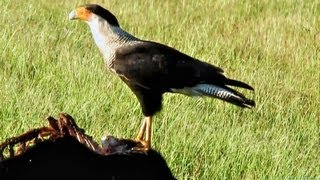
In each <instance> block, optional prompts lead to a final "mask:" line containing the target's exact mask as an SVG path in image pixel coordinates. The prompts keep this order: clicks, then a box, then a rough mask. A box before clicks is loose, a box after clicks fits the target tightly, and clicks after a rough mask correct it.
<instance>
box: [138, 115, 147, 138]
mask: <svg viewBox="0 0 320 180" xmlns="http://www.w3.org/2000/svg"><path fill="white" fill-rule="evenodd" d="M145 131H146V118H145V119H144V120H143V122H142V125H141V127H140V131H139V134H138V136H137V140H138V141H142V140H143V136H144V132H145Z"/></svg>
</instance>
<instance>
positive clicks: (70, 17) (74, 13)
mask: <svg viewBox="0 0 320 180" xmlns="http://www.w3.org/2000/svg"><path fill="white" fill-rule="evenodd" d="M74 19H77V11H76V10H73V11H71V12H70V14H69V20H74Z"/></svg>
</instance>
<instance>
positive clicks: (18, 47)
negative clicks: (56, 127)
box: [0, 0, 320, 179]
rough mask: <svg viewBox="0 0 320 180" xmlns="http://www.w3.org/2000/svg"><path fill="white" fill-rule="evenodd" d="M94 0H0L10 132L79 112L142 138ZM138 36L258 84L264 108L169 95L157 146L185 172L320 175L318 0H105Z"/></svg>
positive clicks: (5, 127)
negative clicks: (104, 46)
mask: <svg viewBox="0 0 320 180" xmlns="http://www.w3.org/2000/svg"><path fill="white" fill-rule="evenodd" d="M86 2H87V1H82V0H79V1H65V2H59V1H53V0H49V1H48V0H30V1H20V0H0V7H1V15H0V140H1V141H3V140H4V139H5V138H8V137H11V136H15V135H18V134H20V133H22V132H24V131H26V130H28V129H31V128H34V127H40V126H43V125H46V124H47V123H46V122H45V121H43V119H44V117H46V116H47V115H52V116H55V117H56V116H57V115H58V113H59V112H67V113H69V114H70V115H72V116H73V117H74V118H75V119H76V120H77V122H78V123H79V125H80V126H81V127H83V128H85V129H86V131H87V133H88V134H90V135H93V136H94V137H95V139H96V140H99V139H100V137H102V136H103V134H104V133H106V132H108V133H111V134H113V135H115V136H119V137H135V136H136V135H137V133H138V129H139V127H140V124H141V121H142V118H143V116H142V113H141V111H140V106H139V104H138V101H137V100H136V98H135V97H134V95H133V94H132V92H131V91H130V90H129V88H127V87H126V85H125V84H124V83H122V82H121V81H120V79H119V78H118V77H116V76H115V75H113V74H111V73H110V72H109V71H107V70H106V69H105V66H104V64H103V61H102V59H101V55H100V53H99V52H98V50H97V48H96V46H95V44H94V42H93V39H92V37H91V34H90V32H89V28H88V27H87V25H86V24H85V23H81V22H76V21H69V20H68V19H67V16H68V13H69V12H70V11H71V10H73V9H74V7H76V6H77V5H80V4H83V3H86ZM96 2H98V3H99V4H101V5H103V6H104V7H107V8H108V9H109V10H110V11H111V12H113V13H114V14H115V15H116V16H117V17H118V20H119V21H120V24H121V26H122V27H123V28H124V29H126V30H127V31H128V32H130V33H132V34H134V35H135V36H137V37H139V38H142V39H147V40H153V41H157V42H162V43H164V44H168V45H170V46H172V47H175V48H177V49H179V50H181V51H182V52H185V53H187V54H189V55H191V56H194V57H196V58H198V59H202V60H204V61H207V62H210V63H213V64H215V65H217V66H220V67H222V68H223V69H224V70H225V74H226V75H227V76H229V77H232V78H235V79H239V80H242V81H244V82H247V83H249V84H251V85H252V86H253V87H254V88H255V92H254V93H252V92H249V91H242V92H243V93H244V94H246V95H247V96H248V97H250V98H253V99H254V100H255V101H256V103H257V106H256V108H254V109H251V110H249V109H240V108H237V107H234V106H232V105H230V104H227V103H224V102H221V101H219V100H216V99H208V98H203V99H195V98H190V97H186V96H183V95H177V94H166V95H165V96H164V102H163V110H162V112H161V113H159V114H157V116H156V117H155V118H154V129H153V147H154V148H155V149H157V150H159V151H160V152H161V153H162V155H163V156H164V158H165V159H166V160H167V162H168V164H169V166H170V168H171V169H172V171H173V173H174V175H175V176H176V177H177V178H178V179H320V120H319V117H320V110H319V109H320V104H319V103H320V99H319V97H320V96H319V91H320V90H319V89H320V82H319V81H320V77H319V76H320V75H319V70H320V64H319V61H320V60H319V59H320V2H319V1H318V0H305V1H296V0H293V1H289V0H282V1H281V0H280V1H276V0H269V1H268V0H263V1H258V0H254V1H237V0H228V1H223V0H216V1H214V0H181V1H172V0H162V1H142V0H108V1H104V0H100V1H99V0H97V1H96Z"/></svg>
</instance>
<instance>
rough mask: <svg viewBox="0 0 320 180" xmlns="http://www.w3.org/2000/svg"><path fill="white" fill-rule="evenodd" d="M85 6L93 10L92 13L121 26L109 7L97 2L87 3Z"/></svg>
mask: <svg viewBox="0 0 320 180" xmlns="http://www.w3.org/2000/svg"><path fill="white" fill-rule="evenodd" d="M83 7H85V8H86V9H87V10H89V11H91V12H92V13H94V14H96V15H98V16H100V17H102V18H103V19H105V20H106V21H108V23H109V24H111V25H113V26H120V25H119V22H118V20H117V18H116V17H115V16H114V15H113V14H112V13H111V12H110V11H108V10H107V9H105V8H103V7H101V6H99V5H97V4H86V5H84V6H83Z"/></svg>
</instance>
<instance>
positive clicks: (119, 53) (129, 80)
mask: <svg viewBox="0 0 320 180" xmlns="http://www.w3.org/2000/svg"><path fill="white" fill-rule="evenodd" d="M69 19H72V20H73V19H79V20H82V21H84V22H86V23H87V24H88V25H89V27H90V29H91V32H92V35H93V39H94V41H95V43H96V45H97V46H98V48H99V50H100V52H101V53H102V56H103V59H104V62H105V63H106V65H107V66H108V68H109V69H110V70H111V71H112V72H114V73H115V74H117V75H118V76H119V77H120V78H121V79H122V80H123V81H124V82H125V83H126V84H127V85H128V86H129V87H130V89H131V90H132V91H133V93H134V94H135V95H136V97H137V99H138V100H139V103H140V105H141V108H142V112H143V114H144V116H145V119H144V121H143V124H142V126H141V128H140V131H139V134H138V136H137V140H139V141H141V142H142V144H144V147H145V149H146V150H147V149H149V148H150V147H151V124H152V117H153V116H154V115H155V114H156V113H157V112H159V111H160V110H161V105H162V95H163V94H164V93H166V92H171V93H181V94H185V95H188V96H208V97H213V98H218V99H221V100H223V101H226V102H229V103H231V104H234V105H237V106H239V107H247V108H250V107H253V106H255V102H254V101H253V100H250V99H248V98H246V97H245V96H244V95H243V94H241V93H240V92H238V91H236V90H234V89H232V88H231V87H230V86H236V87H241V88H245V89H249V90H253V88H252V87H251V86H250V85H248V84H246V83H243V82H240V81H238V80H234V79H229V78H227V77H225V76H224V75H223V70H222V69H221V68H219V67H216V66H214V65H211V64H208V63H206V62H203V61H200V60H198V59H195V58H193V57H190V56H188V55H186V54H184V53H182V52H180V51H178V50H176V49H174V48H171V47H169V46H166V45H163V44H160V43H157V42H152V41H145V40H141V39H139V38H137V37H135V36H133V35H131V34H129V33H128V32H126V31H125V30H123V29H122V28H121V27H120V25H119V22H118V20H117V18H116V17H115V16H114V15H113V14H112V13H111V12H110V11H108V10H107V9H105V8H103V7H101V6H99V5H96V4H86V5H82V6H79V7H77V8H76V9H75V10H73V11H72V12H71V13H70V14H69Z"/></svg>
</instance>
